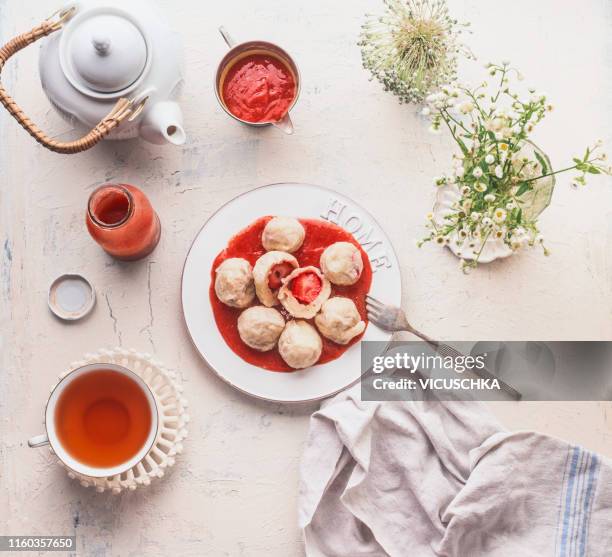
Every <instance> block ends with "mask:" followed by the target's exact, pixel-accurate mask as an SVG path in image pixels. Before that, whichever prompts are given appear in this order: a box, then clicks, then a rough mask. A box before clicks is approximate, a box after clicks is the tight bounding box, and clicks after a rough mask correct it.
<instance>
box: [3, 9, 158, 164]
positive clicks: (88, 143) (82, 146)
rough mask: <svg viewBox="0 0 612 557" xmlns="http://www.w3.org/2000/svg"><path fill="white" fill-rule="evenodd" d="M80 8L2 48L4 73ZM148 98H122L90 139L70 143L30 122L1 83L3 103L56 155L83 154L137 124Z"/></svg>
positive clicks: (91, 133)
mask: <svg viewBox="0 0 612 557" xmlns="http://www.w3.org/2000/svg"><path fill="white" fill-rule="evenodd" d="M75 11H76V8H75V7H74V6H73V7H70V8H67V9H65V10H62V11H59V12H56V13H55V14H53V15H52V16H51V17H50V18H49V19H46V20H45V21H43V22H42V23H41V24H40V25H38V26H36V27H34V29H32V30H31V31H28V32H27V33H22V34H21V35H18V36H17V37H15V38H14V39H12V40H10V41H9V42H8V43H6V44H5V45H4V46H3V47H2V48H0V73H1V72H2V69H3V68H4V64H5V63H6V61H7V60H8V59H9V58H10V57H11V56H13V55H14V54H16V53H17V52H19V51H20V50H22V49H24V48H25V47H26V46H29V45H31V44H32V43H34V42H36V41H37V40H38V39H41V38H42V37H46V36H47V35H50V34H51V33H54V32H55V31H59V30H60V29H61V28H62V26H63V24H64V23H65V22H66V21H67V20H68V19H70V18H71V17H72V16H73V15H74V12H75ZM146 100H147V99H146V98H145V99H143V100H141V101H139V102H138V103H135V102H134V100H130V99H126V98H121V99H119V100H118V101H117V104H115V106H114V107H113V109H112V110H111V111H110V112H109V113H108V114H107V115H106V116H105V117H104V118H103V119H102V121H101V122H100V123H99V124H97V125H96V126H95V127H94V128H93V129H92V130H91V131H90V132H89V133H88V134H87V135H85V136H83V137H82V138H80V139H77V140H75V141H70V142H67V143H66V142H61V141H57V140H56V139H53V138H51V137H49V136H48V135H47V134H45V133H44V132H43V131H42V130H41V129H40V128H39V127H38V126H37V125H36V124H34V122H32V120H30V119H29V118H28V117H27V116H26V114H25V113H24V112H23V110H22V109H21V108H20V107H19V105H18V104H17V103H16V102H15V101H14V100H13V98H12V97H11V96H10V95H9V94H8V93H7V91H6V89H4V87H3V86H2V82H1V81H0V102H1V103H2V104H3V105H4V107H5V108H6V109H7V110H8V111H9V113H10V114H11V115H12V116H13V118H15V120H17V121H18V122H19V123H20V124H21V126H22V127H23V128H24V129H25V130H26V131H27V132H28V133H29V134H30V135H31V136H32V137H33V138H34V139H35V140H36V141H38V143H40V144H41V145H43V146H45V147H46V148H47V149H50V150H51V151H55V152H56V153H64V154H72V153H80V152H82V151H86V150H87V149H90V148H91V147H93V146H94V145H96V144H97V143H98V142H100V141H101V140H102V139H103V138H104V137H105V136H107V135H108V134H109V133H110V132H111V131H112V130H114V129H115V128H116V127H117V126H118V125H119V124H120V123H121V122H123V120H125V119H126V118H129V119H130V120H133V119H134V118H136V116H138V114H140V112H141V111H142V108H143V105H144V103H145V102H146Z"/></svg>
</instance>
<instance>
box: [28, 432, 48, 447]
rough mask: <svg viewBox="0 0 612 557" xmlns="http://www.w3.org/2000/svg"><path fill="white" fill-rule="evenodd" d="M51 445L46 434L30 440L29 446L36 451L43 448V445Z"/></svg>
mask: <svg viewBox="0 0 612 557" xmlns="http://www.w3.org/2000/svg"><path fill="white" fill-rule="evenodd" d="M48 444H49V438H48V437H47V434H46V433H43V434H42V435H37V436H36V437H31V438H30V439H28V446H29V447H31V448H33V449H35V448H36V447H42V446H43V445H48Z"/></svg>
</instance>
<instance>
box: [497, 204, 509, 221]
mask: <svg viewBox="0 0 612 557" xmlns="http://www.w3.org/2000/svg"><path fill="white" fill-rule="evenodd" d="M507 216H508V213H506V210H505V209H502V208H501V207H498V208H497V209H495V211H493V220H494V221H495V222H498V223H499V222H504V221H505V220H506V217H507Z"/></svg>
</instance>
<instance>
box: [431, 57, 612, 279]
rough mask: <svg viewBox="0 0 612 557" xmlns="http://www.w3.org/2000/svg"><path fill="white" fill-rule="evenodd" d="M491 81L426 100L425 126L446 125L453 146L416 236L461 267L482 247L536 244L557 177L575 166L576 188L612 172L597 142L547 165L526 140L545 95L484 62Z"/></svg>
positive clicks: (543, 110) (505, 68)
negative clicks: (440, 201) (437, 197)
mask: <svg viewBox="0 0 612 557" xmlns="http://www.w3.org/2000/svg"><path fill="white" fill-rule="evenodd" d="M486 67H487V69H488V72H489V74H490V76H491V77H492V78H494V79H495V81H496V84H497V85H496V86H494V87H491V88H490V87H489V86H488V84H487V83H486V82H483V83H481V84H480V85H479V86H478V87H476V88H473V89H471V88H467V87H463V86H459V85H457V84H453V85H449V86H446V87H442V88H441V90H440V91H439V92H437V93H434V94H431V95H429V96H428V97H427V98H426V103H427V106H426V107H425V108H424V109H423V114H424V115H426V116H428V117H429V118H430V119H431V128H430V129H431V131H433V132H438V131H439V130H440V129H441V128H442V127H445V128H447V129H448V131H449V132H450V134H451V135H452V137H453V139H454V140H455V142H456V143H457V145H458V147H459V152H458V153H457V154H455V155H454V156H453V160H454V165H453V170H452V172H451V173H450V174H448V175H444V176H440V177H438V178H435V184H436V186H438V187H439V188H443V190H444V191H442V192H439V193H442V194H444V195H443V197H445V199H446V206H445V208H444V210H436V209H439V207H434V212H433V213H430V214H428V215H427V218H428V221H429V222H428V224H427V226H428V229H429V233H428V234H427V236H426V237H425V238H423V239H422V240H420V241H419V245H422V244H423V243H424V242H429V241H432V242H435V243H436V244H440V245H445V246H449V247H450V248H451V249H452V250H453V252H454V253H455V254H456V255H458V256H459V257H461V264H462V268H463V269H464V270H466V271H467V270H469V269H470V268H472V267H475V266H476V265H477V264H478V261H479V260H481V258H482V255H483V252H484V251H485V250H486V249H487V246H489V247H490V246H491V245H494V244H497V246H498V247H499V248H501V250H502V251H503V250H506V251H507V253H505V255H508V254H510V253H513V252H515V251H517V250H519V249H520V248H522V247H524V246H534V245H536V244H538V245H541V246H542V248H543V250H544V253H545V254H548V251H547V250H546V248H545V247H544V243H543V239H542V237H541V236H540V233H539V230H538V225H537V218H538V216H539V214H540V213H541V212H542V210H543V209H544V208H545V207H546V206H547V205H548V203H549V202H550V197H551V195H552V190H553V187H554V178H555V176H556V175H557V174H560V173H562V172H567V171H570V170H576V171H578V174H577V175H576V176H575V178H574V180H573V184H574V185H575V186H579V185H585V184H586V178H587V176H588V175H590V174H611V173H612V168H611V167H610V166H609V165H607V164H606V155H605V153H602V152H601V150H600V147H601V142H597V143H595V144H594V145H593V146H590V147H587V148H586V150H585V151H584V154H583V155H582V156H581V157H575V158H574V159H573V164H572V165H569V166H567V167H565V168H562V169H560V170H554V169H553V168H552V166H551V164H550V160H549V159H548V157H547V156H546V154H545V153H544V152H542V151H541V150H540V149H539V148H537V147H536V146H535V145H534V144H533V143H531V142H530V141H529V134H530V133H531V132H532V131H533V129H534V127H535V126H536V125H537V124H538V123H539V122H540V121H541V120H542V119H543V118H544V117H545V115H546V114H547V113H548V112H550V111H552V109H553V107H552V105H551V104H550V103H549V102H548V100H547V98H546V95H545V94H543V93H539V92H536V91H535V90H534V89H529V95H528V96H526V97H523V96H519V94H518V93H516V92H513V91H512V90H511V89H510V78H511V77H513V78H514V77H516V78H518V79H522V76H521V75H520V74H519V72H518V71H517V70H515V69H513V68H511V67H510V65H509V63H508V62H504V63H502V64H487V66H486Z"/></svg>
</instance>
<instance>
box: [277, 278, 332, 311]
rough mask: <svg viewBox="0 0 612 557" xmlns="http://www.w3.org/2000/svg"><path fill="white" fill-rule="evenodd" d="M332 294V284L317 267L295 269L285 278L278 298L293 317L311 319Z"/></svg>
mask: <svg viewBox="0 0 612 557" xmlns="http://www.w3.org/2000/svg"><path fill="white" fill-rule="evenodd" d="M330 294H331V284H329V281H328V280H327V279H326V278H325V277H324V276H323V274H322V273H321V271H320V270H319V269H317V268H316V267H302V268H300V269H295V270H294V271H293V272H292V273H291V274H290V275H289V276H287V277H286V278H284V279H283V286H282V287H281V289H280V290H279V292H278V300H279V301H280V303H281V304H282V305H283V307H284V308H285V309H286V310H287V311H288V312H289V313H290V314H291V315H293V317H300V318H302V319H310V318H311V317H314V316H315V315H316V314H317V313H318V311H319V310H320V309H321V305H323V302H324V301H325V300H327V298H329V296H330Z"/></svg>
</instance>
